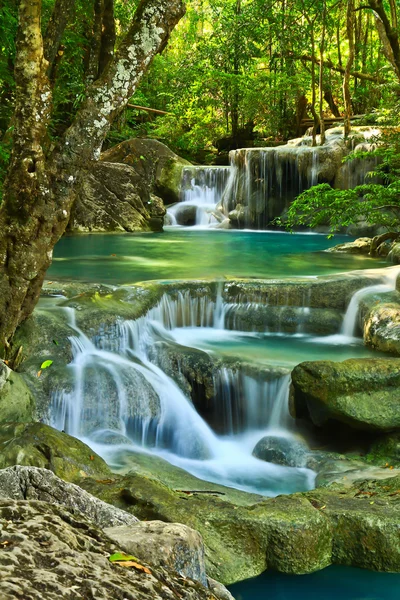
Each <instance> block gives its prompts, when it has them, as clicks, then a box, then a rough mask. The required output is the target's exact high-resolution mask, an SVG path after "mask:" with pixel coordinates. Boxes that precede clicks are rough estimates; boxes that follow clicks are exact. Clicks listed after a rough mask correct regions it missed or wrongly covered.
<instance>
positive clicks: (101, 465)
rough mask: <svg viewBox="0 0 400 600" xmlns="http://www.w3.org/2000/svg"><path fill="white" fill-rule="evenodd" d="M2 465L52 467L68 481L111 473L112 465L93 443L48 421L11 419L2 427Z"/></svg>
mask: <svg viewBox="0 0 400 600" xmlns="http://www.w3.org/2000/svg"><path fill="white" fill-rule="evenodd" d="M0 446H1V449H2V451H1V454H0V468H5V467H11V466H14V465H23V466H32V467H41V468H44V469H49V470H50V471H52V472H53V473H54V474H55V475H57V476H58V477H61V478H62V479H65V480H66V481H78V480H79V479H81V478H82V477H87V476H91V475H93V476H94V477H102V478H104V477H109V476H110V474H111V471H110V468H109V467H108V466H107V464H106V463H105V462H104V460H103V459H102V458H100V456H98V455H97V454H96V453H95V452H93V450H92V449H91V448H89V446H87V445H86V444H84V443H83V442H81V441H80V440H77V439H76V438H74V437H72V436H70V435H67V434H66V433H62V432H60V431H57V430H56V429H53V428H52V427H49V426H48V425H44V423H28V424H26V423H20V424H15V423H10V424H3V425H2V426H1V428H0Z"/></svg>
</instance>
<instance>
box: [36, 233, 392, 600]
mask: <svg viewBox="0 0 400 600" xmlns="http://www.w3.org/2000/svg"><path fill="white" fill-rule="evenodd" d="M208 235H211V236H213V237H212V238H211V239H210V246H211V248H213V244H215V243H216V242H217V243H218V244H217V247H215V248H213V250H218V251H220V250H221V249H222V248H223V247H225V248H226V244H227V242H228V243H229V245H230V246H229V247H231V248H232V251H233V253H234V252H235V251H236V252H238V260H237V261H236V263H235V264H239V261H240V250H238V245H239V244H240V243H242V244H243V241H244V240H245V237H246V236H247V235H248V236H249V237H250V238H252V239H253V242H252V243H250V242H251V239H250V242H249V245H247V246H244V247H243V246H242V248H241V254H242V255H243V256H242V259H244V258H245V263H246V264H247V265H248V269H256V270H257V268H258V267H257V264H258V263H257V260H258V259H260V255H261V254H262V257H263V259H264V260H263V261H262V262H263V265H262V268H263V269H264V270H263V271H260V275H261V274H263V275H265V276H266V277H268V276H271V275H275V273H276V271H274V270H272V271H271V268H273V269H275V268H277V266H276V262H278V263H279V269H280V270H281V273H284V274H285V275H288V274H290V275H297V276H298V275H300V276H302V277H304V275H306V274H307V270H308V269H314V273H318V274H320V273H321V272H322V273H324V272H325V273H332V272H335V271H336V272H337V271H340V270H341V267H342V266H343V263H342V262H341V260H342V257H337V262H335V260H336V257H334V256H333V255H329V254H326V253H318V250H321V249H324V248H326V247H327V245H329V243H327V242H326V239H325V238H323V237H321V236H307V235H293V236H286V235H284V234H268V233H262V234H261V233H253V234H246V233H245V232H241V236H243V237H242V242H240V240H239V238H236V237H234V236H235V235H236V233H235V232H217V231H215V232H212V233H211V232H208ZM168 236H169V234H168V233H167V236H166V237H165V238H160V240H161V241H162V239H169V237H168ZM202 236H203V232H190V234H188V233H187V232H184V231H181V232H180V233H179V234H178V235H176V233H174V236H173V238H172V239H173V240H179V241H180V243H179V244H177V249H178V248H180V249H181V250H180V259H181V261H182V262H181V263H179V264H182V267H183V268H186V269H187V270H186V271H182V273H183V272H184V273H185V275H188V274H189V272H188V270H189V271H190V270H192V267H193V268H194V269H196V264H195V262H193V264H192V263H191V262H189V264H186V265H185V260H184V259H185V256H186V250H187V248H188V244H189V246H190V248H191V250H190V252H191V253H193V256H194V255H195V254H197V255H198V256H199V258H200V257H201V248H202V247H203V237H202ZM253 236H254V237H253ZM101 237H102V238H103V239H100V238H99V237H98V236H91V237H90V238H89V239H88V237H85V236H83V237H81V238H69V239H68V238H67V239H65V240H63V245H62V246H61V247H60V248H59V250H58V254H57V253H56V259H57V258H59V259H60V260H56V261H55V263H54V265H53V267H52V273H51V276H52V278H53V279H56V278H57V277H58V278H60V277H62V276H63V275H64V276H67V277H68V276H69V269H70V268H71V265H70V262H71V257H70V256H68V255H67V254H66V253H65V248H66V247H67V246H68V244H69V245H71V244H73V243H76V244H88V243H89V244H93V243H95V244H99V245H100V246H101V247H103V244H104V236H101ZM233 238H234V239H233ZM151 239H152V237H151ZM146 240H148V241H149V242H150V239H149V236H146V235H144V236H111V237H109V238H107V243H108V247H107V250H106V253H104V251H103V252H102V253H101V254H100V255H99V256H98V257H95V256H94V255H92V256H91V260H90V268H89V270H88V271H86V269H83V270H84V271H85V272H87V273H88V274H89V279H93V275H91V270H93V273H94V272H95V271H98V272H100V273H101V274H102V278H104V279H106V280H108V283H112V284H114V285H115V284H118V283H120V281H119V280H120V279H122V281H124V282H128V281H129V277H130V276H132V269H131V271H129V269H128V268H127V266H124V271H123V275H122V277H121V274H120V272H119V271H117V270H113V269H111V270H110V265H109V262H108V258H107V257H108V256H109V254H111V253H113V250H114V249H115V248H116V247H118V244H120V245H125V248H126V247H127V246H128V247H129V252H131V253H132V254H133V255H135V254H136V253H137V254H138V255H140V256H141V257H142V256H144V257H146V249H148V251H147V252H148V254H147V256H148V257H149V259H150V262H151V266H149V263H147V265H146V262H145V261H144V262H143V264H145V265H146V269H149V271H148V275H147V278H149V279H150V278H151V275H153V276H154V273H156V272H157V269H158V266H157V264H153V263H152V260H153V258H152V254H151V251H152V250H153V249H154V246H153V244H150V243H147V241H146ZM144 242H146V243H144ZM193 244H194V245H195V247H194V248H193ZM196 244H198V246H196ZM218 246H219V248H218ZM289 246H290V247H291V248H293V251H294V252H296V251H297V252H301V253H302V256H303V255H304V256H307V255H306V254H305V253H306V252H307V249H308V250H311V251H314V252H315V251H317V252H316V253H315V254H313V255H312V256H313V260H312V261H311V265H310V263H309V262H308V261H305V260H304V261H303V260H301V261H298V260H295V261H294V262H293V259H294V257H295V256H296V254H293V253H290V252H289ZM92 247H93V246H92ZM164 247H165V246H164ZM244 248H246V251H245V253H244V252H243V249H244ZM218 251H217V252H216V254H215V256H218V255H219V256H221V254H220V253H219V254H218ZM75 252H76V253H79V250H75ZM176 252H178V250H176ZM190 252H189V254H190ZM249 252H252V253H253V254H252V256H250V255H249V254H248V253H249ZM126 254H127V250H126V249H125V252H124V255H125V256H126ZM215 256H214V254H211V255H210V256H208V258H207V260H209V261H210V262H211V263H212V259H213V258H215ZM273 256H275V257H276V261H274V260H273ZM299 256H300V254H299ZM309 256H310V255H309ZM326 258H329V263H326V262H324V261H325V259H326ZM314 259H315V260H314ZM74 260H75V259H74V256H72V264H73V265H74V264H75V263H74ZM113 260H115V259H114V258H113ZM350 260H353V261H354V262H353V263H351V266H352V267H353V268H354V267H357V266H358V267H371V266H375V264H376V263H375V264H374V263H373V262H371V261H368V260H364V259H363V261H362V262H360V261H358V260H357V259H355V258H354V257H352V258H351V259H350ZM172 261H173V264H176V261H177V254H176V253H173V258H172ZM318 261H321V262H319V263H318ZM156 262H157V261H156ZM243 264H244V263H243ZM293 264H295V265H296V270H295V271H294V270H293ZM317 264H318V267H317V270H315V267H316V265H317ZM309 265H310V266H309ZM260 266H261V262H260ZM377 266H379V263H378V264H377ZM197 267H198V265H197ZM201 268H202V267H200V269H201ZM225 269H226V263H220V264H218V263H216V262H214V267H213V272H212V274H213V275H217V276H220V277H221V283H220V284H219V286H217V287H218V290H217V293H215V294H214V295H209V294H207V293H202V294H198V290H195V288H193V286H192V287H191V288H190V287H188V289H187V290H186V291H185V289H184V286H183V288H182V286H181V288H182V291H179V292H174V293H165V294H164V296H162V298H161V300H160V301H159V303H158V304H157V305H156V306H154V307H153V308H151V309H150V310H149V311H148V313H147V314H146V315H144V316H143V317H141V318H140V319H138V320H136V321H123V320H122V319H121V320H119V321H117V322H116V324H115V327H114V330H113V331H111V332H106V331H102V332H100V333H99V334H98V335H96V336H94V337H93V338H91V339H89V338H88V337H87V335H85V333H84V332H83V331H82V330H81V329H80V328H79V326H78V325H77V322H78V323H79V314H78V313H77V312H76V310H75V309H74V308H71V307H63V306H62V304H63V302H62V301H61V302H60V301H59V300H57V299H55V300H54V303H55V306H54V305H53V307H49V308H48V309H49V310H57V311H61V312H62V315H63V318H64V319H65V320H66V321H67V322H68V323H69V327H70V329H71V338H70V339H71V344H72V349H73V360H72V362H71V364H70V365H69V366H68V367H67V369H68V371H69V372H70V376H71V377H70V381H71V385H70V386H69V387H66V388H65V389H59V390H58V391H57V392H56V393H55V394H54V396H53V402H52V413H51V424H52V425H53V426H55V427H57V428H58V429H61V430H65V431H67V432H68V433H71V434H72V435H75V436H77V437H79V438H80V439H83V440H84V441H86V442H87V443H88V444H89V446H91V447H92V448H93V449H94V450H95V451H96V452H98V453H99V454H100V455H102V456H103V457H104V458H105V459H106V460H107V461H108V462H109V464H110V465H112V466H114V467H115V468H116V469H119V470H121V469H122V470H123V469H125V470H129V465H132V464H133V463H134V461H135V457H137V452H138V451H139V452H142V453H147V454H152V455H155V456H157V457H162V458H164V459H166V460H168V461H169V462H170V463H172V464H173V465H176V466H179V467H181V468H183V469H185V470H187V471H188V472H190V473H192V474H193V475H195V476H197V477H199V478H201V479H204V480H206V481H210V482H216V483H218V484H224V485H227V486H230V487H234V488H238V489H242V490H246V491H249V492H256V493H261V494H264V495H267V496H274V495H277V494H281V493H290V492H294V491H300V490H306V489H310V488H312V487H313V485H314V479H315V474H314V473H313V472H312V471H310V470H309V469H306V468H304V467H303V466H301V463H299V466H298V467H283V466H279V465H275V464H272V463H267V462H264V461H261V460H258V459H256V458H255V457H253V456H252V451H253V448H254V446H255V445H256V443H257V442H258V441H259V440H260V439H261V438H262V437H264V436H266V435H271V436H274V437H284V438H286V439H287V440H298V439H299V436H300V434H299V432H298V431H296V426H295V422H294V421H293V420H292V418H291V417H290V415H289V412H288V390H289V381H290V371H291V369H292V368H293V366H294V365H296V364H298V363H299V362H302V361H303V360H321V359H329V360H344V359H347V358H352V357H363V356H376V353H374V354H372V352H371V351H369V350H368V349H367V348H366V347H364V346H363V343H362V339H361V338H360V337H358V336H357V327H356V324H357V321H358V307H359V303H360V301H361V300H362V297H363V296H364V295H368V294H370V293H380V292H385V291H389V290H391V289H393V288H394V281H395V276H396V271H397V269H388V271H387V273H388V276H387V278H386V279H385V278H383V277H382V274H381V273H380V275H379V276H378V278H377V281H376V285H373V286H369V288H364V290H361V291H360V292H357V293H356V294H355V295H354V296H353V299H352V300H351V301H350V303H349V306H348V309H347V312H346V313H345V314H344V315H343V319H342V322H341V323H340V322H339V323H338V328H337V331H336V332H335V333H334V334H329V335H318V336H316V335H315V333H313V332H312V331H309V332H308V331H307V327H305V323H306V322H308V321H310V320H311V321H312V318H313V315H312V309H311V308H310V307H309V306H308V304H309V303H310V296H309V294H307V293H305V294H304V298H303V301H302V303H301V306H298V307H297V317H298V323H297V325H296V326H295V327H294V329H293V330H292V331H291V332H290V333H288V332H287V331H285V328H284V327H282V322H283V319H284V316H285V310H286V308H288V307H285V306H284V305H283V306H278V307H277V306H268V305H266V303H265V299H263V298H260V297H257V296H255V297H251V298H246V297H238V298H237V299H236V300H235V301H234V302H232V300H231V299H229V298H228V297H227V296H226V289H225V284H226V282H225V283H224V281H223V279H222V275H223V274H224V272H226V271H225ZM170 270H171V272H172V271H173V265H172V264H171V267H170ZM195 272H196V275H198V276H199V275H202V276H204V275H205V274H206V272H204V271H202V270H200V271H195ZM133 273H134V275H133V276H132V279H138V278H139V277H140V278H142V277H143V272H140V273H137V272H136V271H135V269H133ZM146 274H147V273H146ZM143 278H146V275H145V277H143ZM313 279H314V278H310V281H311V282H312V281H313ZM131 281H132V280H131ZM59 304H61V306H59ZM281 304H282V303H281ZM283 304H284V303H283ZM290 308H291V309H292V308H293V307H290ZM250 311H253V314H254V315H256V314H257V311H259V312H262V313H265V311H271V312H273V311H275V317H274V322H273V324H272V325H270V326H268V327H267V326H265V327H263V328H260V327H257V326H256V325H255V324H254V326H253V327H247V328H244V327H243V317H244V315H246V314H248V313H249V312H250ZM281 317H282V322H281V321H280V318H281ZM254 323H256V321H254ZM82 328H83V326H82ZM245 329H246V330H245ZM249 329H250V331H249ZM190 351H195V352H196V351H197V352H198V351H200V352H204V353H206V355H208V356H209V357H210V358H211V360H212V361H214V360H215V361H216V365H217V368H215V369H214V370H213V377H212V386H213V388H214V403H215V405H214V412H212V414H211V415H210V413H208V414H203V412H202V410H201V407H199V406H198V405H197V403H196V399H192V398H190V397H189V395H186V394H187V390H185V391H184V388H183V387H180V386H179V385H178V384H177V382H178V383H179V369H180V362H179V360H178V361H177V362H176V361H175V362H174V361H172V362H171V353H172V356H175V354H176V353H177V355H178V356H182V357H184V356H185V355H186V354H187V353H188V352H189V353H190ZM182 360H183V359H182ZM249 365H250V367H249ZM182 367H183V362H182ZM174 368H177V370H178V373H173V369H174ZM192 400H193V401H192ZM337 574H338V572H337V571H335V568H333V569H328V570H326V571H323V573H322V574H317V575H311V576H305V577H304V578H300V579H301V583H299V584H297V583H296V582H298V581H299V579H298V578H290V577H286V576H283V575H270V574H265V575H262V576H260V578H257V579H255V580H251V581H248V582H243V584H237V586H236V587H235V586H234V587H233V589H232V591H233V592H234V594H235V596H236V597H237V598H241V599H242V600H250V598H251V600H261V599H264V598H266V597H271V593H272V592H273V593H275V596H276V597H277V598H281V599H284V600H294V599H296V600H298V599H299V598H303V597H304V598H305V597H309V598H313V597H317V596H315V595H314V596H313V595H312V593H313V590H318V594H319V595H318V598H328V597H329V596H328V595H327V592H326V589H328V588H330V587H331V586H332V582H334V581H335V579H336V578H337ZM340 574H341V577H342V578H343V581H345V582H346V584H345V585H346V588H348V590H349V594H348V595H347V596H346V595H345V594H344V592H343V586H342V587H340V586H339V588H338V589H340V590H341V594H342V595H343V597H344V598H346V600H356V599H357V600H359V599H360V600H361V599H362V600H367V599H368V600H369V598H370V597H371V598H375V599H379V600H392V598H394V597H395V596H393V593H394V592H393V589H394V587H393V586H395V585H397V584H398V577H397V578H396V576H393V577H394V578H396V581H395V579H390V581H389V577H388V578H385V580H384V581H383V578H384V577H385V576H384V575H383V576H382V584H380V595H379V594H378V593H376V594H375V593H374V595H372V596H369V595H366V593H364V591H363V590H364V588H362V583H360V584H359V585H358V589H359V590H361V591H360V594H359V595H354V594H353V592H352V590H354V589H355V587H356V586H357V582H358V581H360V582H362V581H364V579H363V577H365V575H364V573H363V574H362V576H360V574H359V571H357V570H355V569H354V570H348V571H346V572H343V573H342V571H341V572H340ZM367 576H368V577H369V575H368V574H367ZM308 577H309V579H308ZM372 577H373V576H372V575H371V578H372ZM371 581H372V579H371ZM378 581H379V582H380V580H379V579H378V576H376V579H374V582H378ZM392 582H394V583H392ZM298 585H300V587H298ZM374 585H377V583H375V584H374ZM326 586H327V587H326ZM296 589H298V590H299V591H298V593H297V591H296ZM371 589H372V588H371ZM325 592H326V593H325Z"/></svg>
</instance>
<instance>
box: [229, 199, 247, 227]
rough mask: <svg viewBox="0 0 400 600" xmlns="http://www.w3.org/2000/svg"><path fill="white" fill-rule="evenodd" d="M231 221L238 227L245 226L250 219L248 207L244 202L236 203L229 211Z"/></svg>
mask: <svg viewBox="0 0 400 600" xmlns="http://www.w3.org/2000/svg"><path fill="white" fill-rule="evenodd" d="M228 218H229V221H230V222H231V223H232V224H233V225H235V226H236V227H245V225H246V223H247V220H248V209H247V208H246V207H245V206H242V204H236V206H235V208H234V209H233V210H231V211H229V213H228Z"/></svg>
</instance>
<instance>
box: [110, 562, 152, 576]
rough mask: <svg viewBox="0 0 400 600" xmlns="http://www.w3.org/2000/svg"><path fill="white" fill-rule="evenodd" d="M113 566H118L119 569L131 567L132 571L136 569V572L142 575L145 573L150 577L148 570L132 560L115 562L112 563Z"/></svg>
mask: <svg viewBox="0 0 400 600" xmlns="http://www.w3.org/2000/svg"><path fill="white" fill-rule="evenodd" d="M113 564H114V565H119V566H120V567H127V568H130V567H133V568H134V569H137V570H138V571H142V572H143V573H147V574H148V575H151V571H150V569H148V568H147V567H144V566H143V565H141V564H139V563H137V562H135V561H134V560H122V561H119V560H116V561H114V563H113Z"/></svg>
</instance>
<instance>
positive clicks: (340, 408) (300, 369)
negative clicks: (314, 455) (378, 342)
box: [290, 358, 400, 432]
mask: <svg viewBox="0 0 400 600" xmlns="http://www.w3.org/2000/svg"><path fill="white" fill-rule="evenodd" d="M399 386H400V360H399V359H368V358H365V359H350V360H346V361H344V362H341V363H336V362H332V361H315V362H304V363H301V364H300V365H297V367H295V369H294V370H293V371H292V388H291V399H290V406H291V413H292V416H294V417H296V418H302V417H306V418H309V419H311V421H312V422H313V423H314V424H315V425H317V426H322V425H325V424H326V423H328V422H330V421H332V420H333V421H340V422H342V423H346V424H347V425H350V426H351V427H354V428H356V429H362V430H366V431H381V432H385V431H393V430H396V429H400V388H399Z"/></svg>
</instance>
